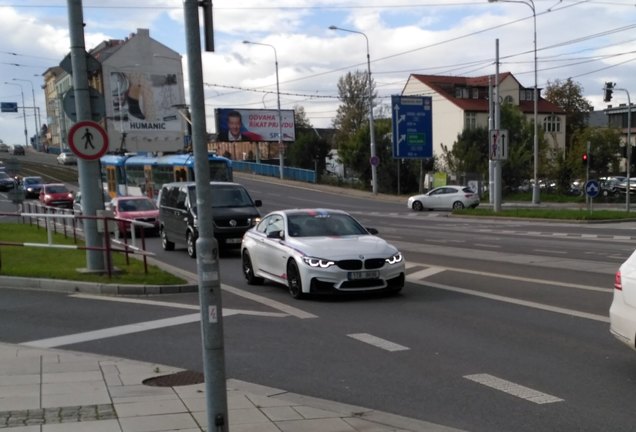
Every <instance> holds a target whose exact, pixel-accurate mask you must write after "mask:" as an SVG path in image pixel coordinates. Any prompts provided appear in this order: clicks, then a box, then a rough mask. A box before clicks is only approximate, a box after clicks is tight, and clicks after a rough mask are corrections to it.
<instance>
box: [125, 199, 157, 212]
mask: <svg viewBox="0 0 636 432" xmlns="http://www.w3.org/2000/svg"><path fill="white" fill-rule="evenodd" d="M117 208H118V209H119V211H122V212H134V211H147V210H156V209H157V206H155V203H153V202H152V201H151V200H145V199H130V200H119V202H118V203H117Z"/></svg>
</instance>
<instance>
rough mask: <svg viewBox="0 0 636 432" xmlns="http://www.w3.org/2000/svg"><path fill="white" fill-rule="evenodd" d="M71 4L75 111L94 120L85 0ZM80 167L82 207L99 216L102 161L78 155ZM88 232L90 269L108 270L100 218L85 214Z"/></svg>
mask: <svg viewBox="0 0 636 432" xmlns="http://www.w3.org/2000/svg"><path fill="white" fill-rule="evenodd" d="M67 4H68V22H69V35H70V39H71V64H72V68H73V89H74V92H75V112H77V121H83V120H90V119H91V117H92V114H91V104H90V96H89V87H88V72H87V68H86V57H87V54H86V45H85V42H84V14H83V10H82V0H67ZM77 169H78V173H79V185H80V192H81V193H82V210H83V212H84V214H85V215H86V216H96V214H97V210H98V209H99V210H103V209H104V203H103V202H102V185H101V175H100V168H99V161H94V160H85V159H82V158H78V161H77ZM84 232H85V236H86V246H88V248H87V250H86V267H87V269H88V271H89V272H98V273H103V272H104V271H105V270H106V262H105V259H104V258H105V254H104V252H103V251H101V250H99V249H98V248H101V247H102V245H103V235H102V234H101V233H99V232H98V231H97V219H95V218H92V217H88V218H84Z"/></svg>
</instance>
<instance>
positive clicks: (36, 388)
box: [0, 383, 40, 400]
mask: <svg viewBox="0 0 636 432" xmlns="http://www.w3.org/2000/svg"><path fill="white" fill-rule="evenodd" d="M39 394H40V384H38V383H34V384H17V385H3V386H0V400H2V399H6V398H10V397H14V396H36V395H39Z"/></svg>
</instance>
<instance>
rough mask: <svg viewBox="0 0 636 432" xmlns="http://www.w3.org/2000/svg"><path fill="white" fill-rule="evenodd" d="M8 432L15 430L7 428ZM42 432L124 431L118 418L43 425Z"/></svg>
mask: <svg viewBox="0 0 636 432" xmlns="http://www.w3.org/2000/svg"><path fill="white" fill-rule="evenodd" d="M7 432H14V431H13V430H11V429H10V430H7ZM42 432H122V430H121V428H120V427H119V422H118V421H117V420H97V421H90V422H78V423H57V424H45V425H42Z"/></svg>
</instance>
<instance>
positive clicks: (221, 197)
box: [212, 186, 254, 207]
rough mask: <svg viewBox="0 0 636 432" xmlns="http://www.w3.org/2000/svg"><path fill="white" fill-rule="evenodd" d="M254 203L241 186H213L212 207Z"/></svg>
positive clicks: (247, 205) (239, 205)
mask: <svg viewBox="0 0 636 432" xmlns="http://www.w3.org/2000/svg"><path fill="white" fill-rule="evenodd" d="M253 205H254V204H253V203H252V200H251V199H250V196H249V195H248V194H247V191H246V190H245V189H243V188H242V187H235V186H228V187H225V186H223V187H213V188H212V207H251V206H253Z"/></svg>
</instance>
